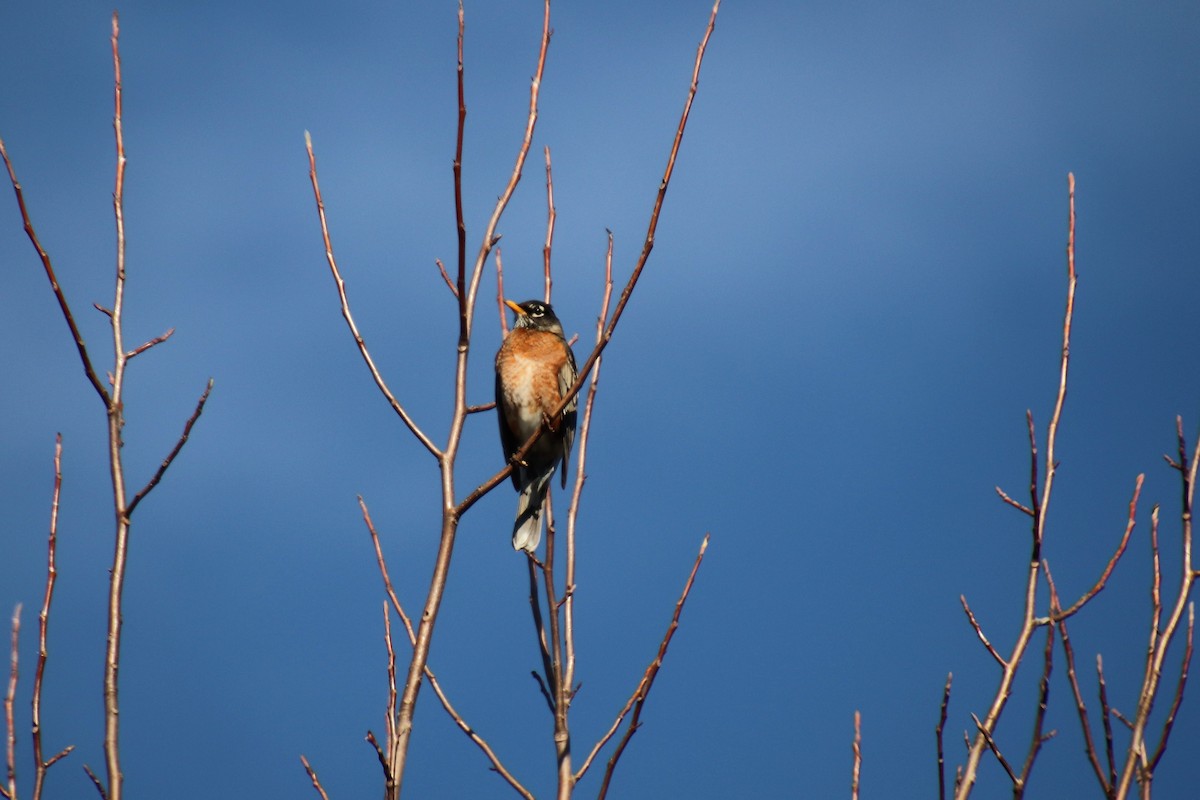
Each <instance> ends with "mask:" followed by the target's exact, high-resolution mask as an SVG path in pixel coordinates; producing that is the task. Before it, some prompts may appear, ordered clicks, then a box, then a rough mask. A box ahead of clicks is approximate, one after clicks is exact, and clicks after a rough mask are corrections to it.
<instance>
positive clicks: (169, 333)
mask: <svg viewBox="0 0 1200 800" xmlns="http://www.w3.org/2000/svg"><path fill="white" fill-rule="evenodd" d="M174 334H175V329H174V328H171V329H170V330H168V331H167V332H166V333H164V334H162V335H161V336H155V337H154V338H153V339H151V340H150V341H148V342H145V343H143V344H141V345H138V346H137V347H135V348H134V349H132V350H130V351H129V352H128V353H126V354H125V358H126V360H128V359H131V358H133V357H134V356H137V355H141V354H142V353H144V352H146V351H147V350H149V349H150V348H151V347H154V346H155V345H156V344H162V343H163V342H165V341H166V340H167V339H170V338H171V336H173V335H174Z"/></svg>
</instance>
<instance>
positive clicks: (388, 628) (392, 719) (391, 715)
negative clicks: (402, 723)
mask: <svg viewBox="0 0 1200 800" xmlns="http://www.w3.org/2000/svg"><path fill="white" fill-rule="evenodd" d="M409 627H411V623H410V624H409ZM383 643H384V645H385V646H386V647H387V676H388V702H387V735H388V738H387V740H388V741H389V742H390V741H391V740H392V739H393V738H394V737H395V735H396V648H395V647H394V646H393V645H392V615H391V614H390V613H389V612H388V601H387V600H384V601H383ZM372 738H374V737H372ZM375 749H376V750H379V746H378V745H376V746H375ZM380 755H383V753H382V751H380ZM381 761H383V765H384V767H386V766H387V761H386V760H385V759H381Z"/></svg>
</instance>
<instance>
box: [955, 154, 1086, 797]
mask: <svg viewBox="0 0 1200 800" xmlns="http://www.w3.org/2000/svg"><path fill="white" fill-rule="evenodd" d="M1067 195H1068V207H1069V212H1068V224H1067V298H1066V308H1065V310H1064V312H1063V326H1062V347H1061V350H1060V354H1059V379H1058V391H1057V392H1056V394H1055V399H1054V411H1053V413H1052V414H1051V416H1050V424H1049V426H1048V427H1047V429H1046V460H1045V465H1046V466H1045V470H1046V472H1045V478H1044V479H1043V481H1042V485H1041V497H1040V499H1039V497H1038V480H1037V440H1036V436H1035V435H1034V426H1033V415H1032V414H1031V413H1028V412H1027V413H1026V421H1027V423H1028V428H1029V445H1030V452H1031V459H1030V461H1031V468H1030V499H1031V510H1032V511H1033V512H1034V517H1033V525H1032V527H1033V530H1032V537H1031V538H1032V540H1033V541H1032V553H1031V556H1030V560H1029V569H1028V572H1027V576H1026V581H1025V602H1024V610H1023V613H1022V621H1021V627H1020V630H1019V631H1018V633H1017V638H1016V641H1015V642H1014V643H1013V649H1012V653H1011V654H1010V655H1009V657H1008V658H1007V659H1004V660H1003V662H1002V663H1003V664H1004V666H1003V669H1002V672H1001V676H1000V682H999V685H998V686H997V687H996V693H995V695H994V696H993V698H992V704H991V707H990V708H989V709H988V713H987V716H986V717H985V718H984V720H983V722H982V723H980V726H979V735H977V736H976V737H975V739H974V741H973V742H972V743H971V747H970V751H969V753H968V754H967V763H966V765H965V766H964V767H963V773H962V782H961V784H960V785H959V787H958V791H957V793H956V800H966V798H968V797H969V796H970V795H971V790H972V788H974V785H975V780H976V772H977V770H978V768H979V761H980V759H981V758H982V756H983V749H984V747H985V746H988V747H991V746H992V745H991V744H989V740H990V739H991V735H992V732H993V731H994V730H995V727H996V724H997V723H998V722H999V720H1000V715H1001V714H1002V713H1003V712H1004V708H1005V706H1006V705H1007V703H1008V698H1009V696H1010V694H1011V692H1012V684H1013V681H1014V679H1015V678H1016V673H1017V668H1018V667H1019V666H1020V663H1021V659H1022V658H1024V656H1025V650H1026V648H1027V647H1028V646H1029V640H1030V638H1031V637H1032V636H1033V632H1034V630H1035V628H1036V627H1037V625H1038V624H1041V621H1039V620H1038V619H1037V617H1036V616H1035V604H1036V602H1037V587H1038V565H1039V564H1040V562H1041V551H1042V541H1043V538H1044V536H1045V531H1046V514H1047V511H1048V509H1049V507H1050V496H1051V492H1052V489H1053V486H1054V475H1055V471H1056V470H1057V468H1058V464H1057V463H1056V462H1055V460H1054V446H1055V442H1056V439H1057V436H1058V426H1059V422H1060V421H1061V419H1062V410H1063V406H1064V404H1065V402H1066V396H1067V373H1068V366H1069V364H1070V354H1071V321H1072V319H1073V317H1074V314H1075V287H1076V284H1077V276H1076V272H1075V176H1074V175H1072V174H1068V175H1067ZM993 655H996V656H998V654H993Z"/></svg>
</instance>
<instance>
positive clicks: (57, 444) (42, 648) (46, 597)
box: [31, 433, 75, 800]
mask: <svg viewBox="0 0 1200 800" xmlns="http://www.w3.org/2000/svg"><path fill="white" fill-rule="evenodd" d="M61 494H62V434H61V433H60V434H58V435H56V436H55V437H54V493H53V495H52V499H51V501H50V533H49V535H48V536H47V545H46V551H47V556H46V591H45V593H44V594H43V595H42V610H41V613H39V614H38V659H37V668H36V670H35V672H34V675H33V700H32V703H31V705H32V715H31V718H32V721H33V765H34V778H33V800H41V797H42V787H43V785H44V784H45V781H46V770H48V769H49V768H50V766H51V765H52V764H54V763H55V762H56V761H59V760H60V759H62V758H65V757H66V756H67V755H68V754H69V753H70V752H71V751H72V750H74V749H75V745H73V744H72V745H68V746H67V747H65V748H63V749H62V750H60V751H59V752H58V753H57V754H56V755H54V756H53V757H51V758H50V759H49V760H47V759H45V758H44V757H43V754H42V680H43V678H44V677H45V672H46V659H47V658H48V657H49V650H48V649H47V646H46V642H47V638H48V634H49V628H50V601H51V600H52V599H53V597H54V584H55V582H56V581H57V579H58V567H57V564H56V562H55V552H56V550H57V544H58V503H59V498H60V496H61Z"/></svg>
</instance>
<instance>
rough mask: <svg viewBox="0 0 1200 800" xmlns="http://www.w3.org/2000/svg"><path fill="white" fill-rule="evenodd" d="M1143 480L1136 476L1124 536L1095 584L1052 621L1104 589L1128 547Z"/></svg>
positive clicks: (1074, 611)
mask: <svg viewBox="0 0 1200 800" xmlns="http://www.w3.org/2000/svg"><path fill="white" fill-rule="evenodd" d="M1145 478H1146V475H1145V474H1144V473H1143V474H1141V475H1138V476H1137V481H1136V483H1135V484H1134V487H1133V498H1132V499H1131V500H1130V501H1129V517H1128V519H1127V521H1126V523H1125V534H1124V535H1123V536H1122V537H1121V543H1120V544H1119V545H1117V550H1116V552H1115V553H1113V555H1112V558H1110V559H1109V560H1108V565H1107V566H1105V568H1104V572H1102V573H1101V574H1100V577H1099V578H1098V579H1097V580H1096V582H1095V583H1094V584H1092V588H1090V589H1088V590H1087V591H1086V592H1084V594H1083V596H1082V597H1080V598H1079V599H1078V600H1076V601H1075V602H1074V603H1073V604H1072V605H1071V607H1070V608H1068V609H1067V610H1065V611H1063V610H1059V611H1057V612H1054V614H1053V615H1052V617H1051V618H1052V619H1055V620H1057V619H1065V618H1067V617H1070V616H1072V615H1073V614H1075V613H1077V612H1078V611H1079V610H1080V609H1081V608H1083V607H1084V606H1085V605H1087V603H1088V601H1090V600H1091V599H1092V598H1093V597H1095V596H1096V595H1097V594H1099V593H1100V592H1101V590H1103V589H1104V586H1105V584H1107V583H1108V578H1109V576H1110V575H1112V571H1113V569H1115V568H1116V566H1117V562H1118V561H1120V560H1121V556H1122V555H1124V554H1125V548H1126V547H1127V546H1128V545H1129V536H1130V534H1132V533H1133V527H1134V525H1135V524H1136V517H1137V503H1138V497H1139V496H1140V495H1141V493H1142V483H1143V481H1144V480H1145Z"/></svg>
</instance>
